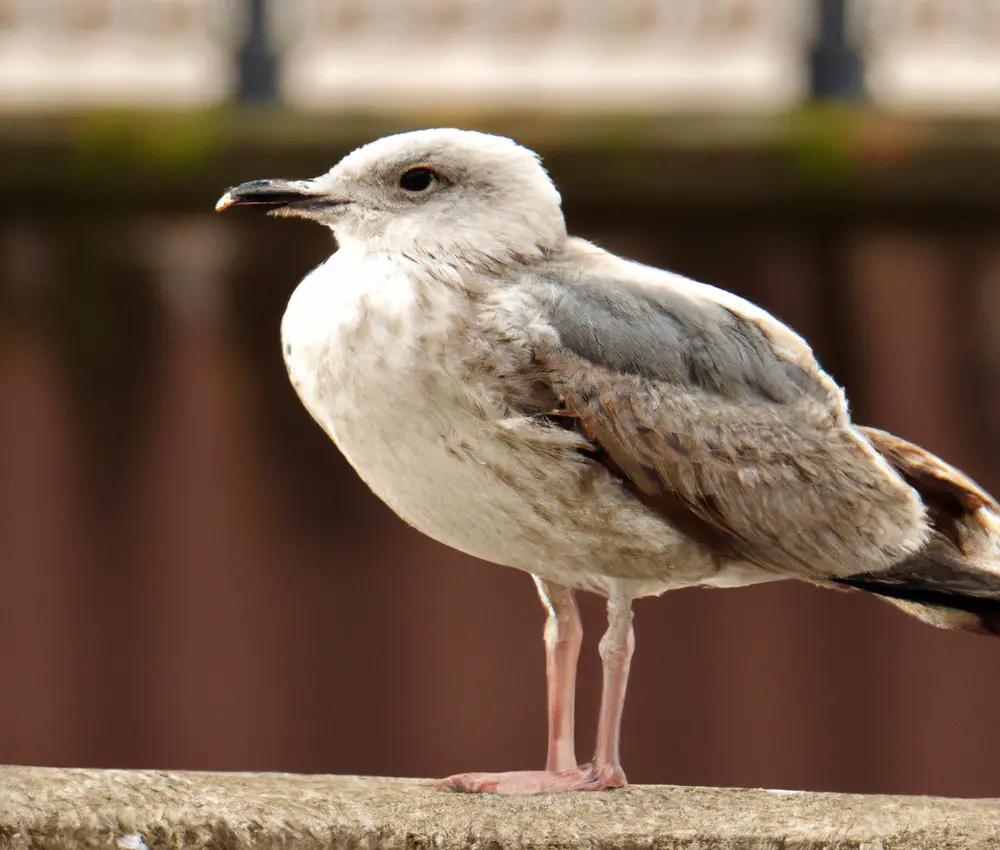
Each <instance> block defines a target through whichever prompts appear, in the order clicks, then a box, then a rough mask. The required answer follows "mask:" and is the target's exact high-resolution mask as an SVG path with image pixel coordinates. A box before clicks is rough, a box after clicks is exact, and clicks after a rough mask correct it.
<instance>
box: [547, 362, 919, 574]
mask: <svg viewBox="0 0 1000 850" xmlns="http://www.w3.org/2000/svg"><path fill="white" fill-rule="evenodd" d="M536 356H537V357H538V360H539V365H540V374H541V375H542V376H544V379H545V381H546V382H547V383H548V384H549V385H550V386H551V387H552V388H553V389H554V391H555V393H556V395H557V396H558V397H559V399H560V400H561V402H562V412H563V414H564V415H567V416H570V417H572V418H573V419H574V420H576V421H577V422H578V425H579V428H580V429H581V430H582V431H583V433H584V434H585V435H586V436H587V437H588V438H589V439H590V440H591V441H592V442H593V443H594V445H595V447H596V448H597V450H598V457H597V458H596V459H598V460H601V462H602V463H604V465H605V466H606V467H607V468H608V469H609V470H610V471H611V472H612V473H613V474H615V475H616V476H617V477H618V478H619V479H620V480H622V482H623V484H624V486H626V488H627V489H629V490H630V491H632V492H633V494H635V495H637V497H638V498H640V500H641V501H643V502H644V503H645V504H647V506H649V507H651V508H653V509H654V510H656V511H657V512H658V513H660V515H661V516H663V518H664V519H665V520H666V521H667V522H669V523H671V525H673V526H674V527H675V528H677V529H678V530H679V531H681V532H682V533H685V534H688V535H689V536H690V537H692V538H693V539H695V540H697V541H698V542H701V543H703V544H704V545H706V546H708V547H709V548H710V549H712V550H713V551H715V552H716V554H717V555H719V557H721V558H726V559H738V560H742V561H746V562H749V563H753V564H756V565H758V566H760V567H763V568H765V569H770V570H774V571H775V572H780V573H785V574H788V575H794V576H797V577H800V578H808V579H822V578H825V577H828V576H831V575H846V574H849V573H851V572H855V571H857V566H856V565H857V564H866V565H875V566H877V567H878V568H882V567H885V566H888V565H889V564H891V563H893V562H895V561H897V560H899V558H901V557H902V556H903V555H904V554H905V547H906V546H907V545H908V540H907V539H906V536H907V535H912V534H913V533H914V530H913V526H914V525H915V523H916V521H918V519H919V506H917V507H915V506H914V505H915V501H916V500H915V499H914V498H913V494H912V491H911V490H910V489H909V488H908V487H906V485H905V484H904V483H903V482H902V481H901V480H900V479H899V478H897V477H896V476H895V475H894V474H893V473H892V472H891V471H890V470H889V469H887V468H885V467H884V466H882V465H881V464H879V463H878V461H877V459H876V456H875V454H874V453H873V452H872V451H871V449H870V448H869V447H868V446H867V444H866V443H865V442H864V441H863V440H860V439H859V438H858V437H857V435H856V434H855V432H854V431H853V430H852V429H851V428H850V426H849V425H847V424H843V423H842V417H841V411H840V410H839V409H838V408H837V406H836V401H835V399H833V398H830V399H829V400H828V403H827V404H826V405H823V404H822V403H821V402H819V401H817V398H816V396H815V395H814V394H809V393H802V394H801V395H800V397H799V399H798V400H797V401H793V402H789V403H785V404H775V403H770V402H761V403H753V404H747V403H746V402H745V401H742V400H733V399H728V398H725V397H723V396H721V395H719V394H711V393H705V392H702V391H700V390H698V389H697V388H692V389H687V390H685V389H684V388H682V387H678V386H671V385H667V384H664V383H661V382H657V381H654V380H650V379H648V378H645V377H642V376H638V375H623V374H621V373H616V372H612V371H610V370H608V369H604V368H602V367H600V366H595V365H593V364H591V363H588V362H586V361H585V360H583V359H582V358H580V357H577V356H576V355H574V354H572V353H569V352H566V351H561V352H553V353H547V354H536ZM869 568H871V566H869Z"/></svg>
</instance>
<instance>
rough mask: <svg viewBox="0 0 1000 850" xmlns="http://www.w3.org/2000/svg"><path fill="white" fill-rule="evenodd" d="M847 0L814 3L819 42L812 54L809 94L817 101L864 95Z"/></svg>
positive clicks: (862, 69)
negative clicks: (810, 92)
mask: <svg viewBox="0 0 1000 850" xmlns="http://www.w3.org/2000/svg"><path fill="white" fill-rule="evenodd" d="M849 2H850V0H816V3H817V9H816V14H817V18H818V24H819V26H818V29H819V32H818V39H817V42H816V46H815V48H814V50H813V54H812V69H811V70H812V94H813V97H815V98H817V99H820V100H854V99H858V98H860V97H861V96H862V94H863V92H864V68H863V66H862V62H861V57H860V55H859V53H858V50H857V48H856V46H855V45H853V44H852V43H851V40H850V38H849V37H848V32H847V6H848V3H849Z"/></svg>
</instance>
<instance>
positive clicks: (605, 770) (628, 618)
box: [592, 596, 635, 788]
mask: <svg viewBox="0 0 1000 850" xmlns="http://www.w3.org/2000/svg"><path fill="white" fill-rule="evenodd" d="M634 650H635V632H634V631H633V629H632V600H631V599H629V598H628V597H616V596H612V597H611V598H610V599H608V630H607V631H606V632H605V633H604V637H603V638H601V643H600V652H601V660H602V661H603V662H604V689H603V692H602V693H601V714H600V717H599V718H598V722H597V746H596V747H595V749H594V763H593V768H592V775H593V777H594V781H595V782H596V783H597V785H598V787H600V788H615V787H619V786H622V785H627V784H628V781H627V780H626V779H625V772H624V771H623V770H622V764H621V754H620V751H619V740H620V737H621V725H622V711H623V710H624V708H625V690H626V688H627V686H628V670H629V665H630V664H631V663H632V653H633V652H634Z"/></svg>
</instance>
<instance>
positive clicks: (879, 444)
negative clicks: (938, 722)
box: [835, 428, 1000, 637]
mask: <svg viewBox="0 0 1000 850" xmlns="http://www.w3.org/2000/svg"><path fill="white" fill-rule="evenodd" d="M858 430H859V431H861V432H862V433H863V434H864V435H865V436H866V437H867V438H868V440H869V441H870V442H871V444H872V445H873V446H874V447H875V450H876V451H878V452H879V453H880V454H881V455H882V456H883V457H884V458H885V459H886V460H887V461H888V462H889V464H890V465H891V466H892V467H893V469H895V470H896V472H898V473H899V474H900V475H901V476H902V477H903V478H904V479H905V480H906V482H907V484H909V485H910V486H911V487H913V488H914V489H915V490H916V491H917V492H918V493H919V494H920V497H921V499H923V502H924V504H925V505H926V507H927V516H928V519H929V520H930V524H931V528H932V530H933V533H932V535H931V537H930V539H929V540H928V542H927V544H926V545H925V546H924V547H923V548H922V549H921V550H920V551H919V552H916V553H914V554H913V555H911V556H909V557H908V558H906V559H905V560H903V561H901V562H900V563H899V564H897V565H895V566H894V567H892V568H890V569H888V570H885V571H882V572H873V573H863V574H858V575H853V576H845V577H843V578H839V579H835V582H836V583H837V584H839V585H841V586H847V587H853V588H857V589H859V590H866V591H868V592H869V593H874V594H877V595H878V596H881V597H882V598H884V599H886V600H887V601H889V602H892V603H893V604H894V605H897V606H898V607H900V608H902V609H903V610H904V611H906V613H908V614H911V615H913V616H914V617H918V618H919V619H921V620H923V621H924V622H926V623H930V624H931V625H933V626H938V627H940V628H945V629H955V630H958V631H966V632H976V633H978V634H986V635H994V636H996V637H1000V507H998V505H997V503H996V501H995V500H994V499H993V498H992V497H991V496H990V495H989V494H988V493H986V492H985V491H984V490H982V489H981V488H980V487H978V486H977V485H976V484H975V483H974V482H973V481H971V480H969V479H968V478H966V477H965V476H964V475H963V474H962V473H961V472H959V471H958V470H957V469H954V468H953V467H951V466H949V465H948V464H946V463H945V462H944V461H942V460H940V459H939V458H937V457H935V456H934V455H932V454H931V453H930V452H926V451H924V450H923V449H921V448H920V447H919V446H915V445H913V444H912V443H908V442H906V440H901V439H900V438H899V437H894V436H893V435H892V434H887V433H886V432H885V431H879V430H877V429H875V428H859V429H858Z"/></svg>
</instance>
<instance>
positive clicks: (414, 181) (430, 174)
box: [399, 165, 437, 192]
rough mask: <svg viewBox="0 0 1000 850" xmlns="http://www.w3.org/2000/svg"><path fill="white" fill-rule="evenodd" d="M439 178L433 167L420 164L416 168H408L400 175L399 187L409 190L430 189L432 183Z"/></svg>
mask: <svg viewBox="0 0 1000 850" xmlns="http://www.w3.org/2000/svg"><path fill="white" fill-rule="evenodd" d="M435 180H437V174H436V173H435V172H434V169H433V168H427V167H426V166H424V165H418V166H417V167H416V168H408V169H406V171H404V172H403V173H402V174H401V175H400V176H399V188H400V189H405V190H406V191H407V192H423V191H424V190H425V189H429V188H430V185H431V183H433V182H434V181H435Z"/></svg>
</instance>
